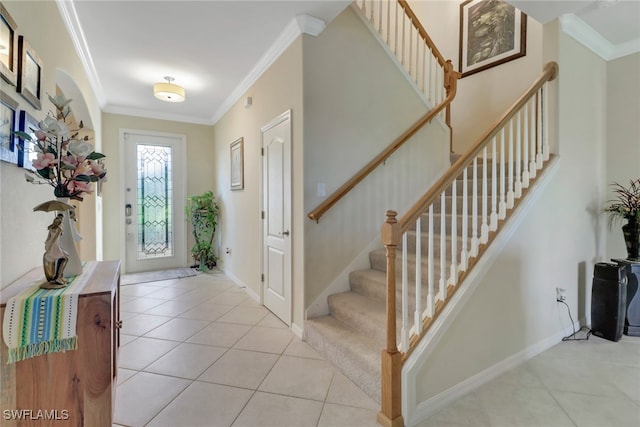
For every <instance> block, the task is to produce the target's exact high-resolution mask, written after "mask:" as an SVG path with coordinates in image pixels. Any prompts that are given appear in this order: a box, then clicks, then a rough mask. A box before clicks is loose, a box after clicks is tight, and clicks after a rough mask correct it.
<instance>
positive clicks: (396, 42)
mask: <svg viewBox="0 0 640 427" xmlns="http://www.w3.org/2000/svg"><path fill="white" fill-rule="evenodd" d="M395 4H396V20H395V21H396V24H395V25H394V27H395V39H396V41H395V43H394V47H393V53H394V54H395V55H396V58H397V57H398V27H399V26H400V25H399V24H398V8H399V7H400V3H398V2H395Z"/></svg>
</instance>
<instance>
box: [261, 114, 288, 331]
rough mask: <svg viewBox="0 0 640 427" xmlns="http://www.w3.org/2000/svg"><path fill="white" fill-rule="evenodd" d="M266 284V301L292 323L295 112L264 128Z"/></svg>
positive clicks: (264, 253)
mask: <svg viewBox="0 0 640 427" xmlns="http://www.w3.org/2000/svg"><path fill="white" fill-rule="evenodd" d="M261 133H262V185H263V191H262V194H263V203H262V209H263V215H264V219H263V227H262V230H263V231H262V233H263V248H262V258H263V262H262V268H263V272H264V273H263V277H264V283H263V286H262V300H263V303H264V305H265V307H267V308H268V309H269V310H271V312H273V313H274V314H275V315H276V316H278V317H279V318H280V319H281V320H282V321H283V322H285V323H286V324H287V325H290V324H291V312H292V305H291V301H292V300H291V269H292V267H291V232H292V230H291V110H288V111H286V112H284V113H283V114H281V115H280V116H278V117H276V118H275V119H274V120H272V121H271V122H270V123H269V124H267V125H265V126H264V127H263V128H262V129H261Z"/></svg>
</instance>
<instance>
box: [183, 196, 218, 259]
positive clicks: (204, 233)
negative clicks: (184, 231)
mask: <svg viewBox="0 0 640 427" xmlns="http://www.w3.org/2000/svg"><path fill="white" fill-rule="evenodd" d="M219 210H220V208H219V207H218V204H217V203H216V199H215V197H213V192H211V191H207V192H206V193H204V194H201V195H198V196H189V197H187V205H186V206H185V209H184V211H185V218H186V220H187V222H189V223H191V224H192V225H193V237H194V238H195V241H196V242H195V244H194V245H193V247H192V248H191V256H192V257H193V260H194V261H195V263H196V264H195V265H194V267H197V268H198V270H200V271H207V270H211V269H212V268H213V267H215V266H216V263H217V261H218V257H217V256H216V254H215V251H214V247H213V238H214V236H215V234H216V226H217V225H218V212H219Z"/></svg>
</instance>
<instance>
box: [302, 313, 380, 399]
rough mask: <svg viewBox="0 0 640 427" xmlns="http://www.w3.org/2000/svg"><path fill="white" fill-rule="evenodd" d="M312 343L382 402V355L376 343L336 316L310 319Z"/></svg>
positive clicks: (308, 331) (310, 342)
mask: <svg viewBox="0 0 640 427" xmlns="http://www.w3.org/2000/svg"><path fill="white" fill-rule="evenodd" d="M305 333H306V336H307V341H308V343H309V344H310V345H311V346H312V347H313V348H315V349H316V351H318V353H320V354H321V355H323V356H324V357H325V358H326V359H327V360H328V361H329V362H331V363H332V364H333V365H334V366H336V367H337V368H338V370H339V371H341V372H342V373H343V374H344V375H345V376H347V377H348V378H349V379H350V380H351V381H353V382H354V383H355V384H356V385H357V386H358V387H360V388H361V389H362V390H364V392H365V393H367V394H368V395H369V396H371V397H372V398H373V399H375V400H376V401H377V402H380V369H381V366H380V353H381V351H382V348H381V347H380V345H379V344H376V343H375V341H373V340H371V339H369V338H367V337H366V336H364V335H362V334H359V333H357V332H355V331H353V330H352V329H351V328H350V327H349V326H348V325H346V324H345V323H344V322H341V321H340V320H338V319H336V318H334V317H333V316H321V317H315V318H312V319H307V321H306V322H305Z"/></svg>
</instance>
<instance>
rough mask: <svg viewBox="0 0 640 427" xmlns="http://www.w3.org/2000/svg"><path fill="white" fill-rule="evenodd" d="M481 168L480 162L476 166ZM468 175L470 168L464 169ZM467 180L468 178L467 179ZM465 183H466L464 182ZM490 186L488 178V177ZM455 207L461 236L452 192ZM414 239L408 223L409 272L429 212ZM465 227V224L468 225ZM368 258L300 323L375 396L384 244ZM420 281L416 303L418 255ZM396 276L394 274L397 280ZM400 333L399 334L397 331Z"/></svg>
mask: <svg viewBox="0 0 640 427" xmlns="http://www.w3.org/2000/svg"><path fill="white" fill-rule="evenodd" d="M459 157H460V156H459V155H452V162H453V161H455V160H456V159H458V158H459ZM478 173H479V174H482V164H481V165H480V168H479V169H478ZM487 173H488V175H491V164H489V165H488V172H487ZM467 175H468V176H471V174H470V173H468V174H467ZM459 178H460V179H458V180H457V186H458V188H457V189H456V193H457V194H461V193H462V187H463V184H462V181H461V179H462V176H460V177H459ZM468 181H469V180H468ZM467 184H468V188H471V183H470V182H468V183H467ZM489 186H491V181H489ZM451 193H452V188H448V189H447V191H446V195H445V205H446V206H452V203H451V202H452V200H453V196H452V195H451ZM456 199H457V203H456V206H457V209H456V210H457V213H456V217H457V218H456V223H457V225H456V227H457V233H456V234H457V236H461V231H462V223H463V212H462V206H463V203H462V196H456ZM477 200H478V203H481V199H480V196H477ZM471 205H472V199H471V198H470V197H469V198H468V206H471ZM440 211H441V201H440V200H439V201H438V202H436V203H435V204H434V208H433V212H440ZM451 220H452V215H451V214H446V215H445V229H446V230H450V229H451V222H452V221H451ZM420 221H421V227H420V228H421V231H419V233H420V234H421V236H420V239H416V234H417V233H418V232H417V231H416V227H415V226H414V227H412V228H411V230H410V231H409V232H408V233H407V234H408V239H407V258H408V259H407V265H408V271H411V272H414V271H415V265H416V257H415V249H416V241H420V242H421V245H422V248H421V252H422V253H427V252H428V244H427V242H428V241H429V239H428V233H427V232H426V231H422V230H428V223H429V214H428V213H424V214H423V215H421V218H420ZM433 222H434V223H435V224H441V213H435V214H434V215H433ZM469 229H471V227H469ZM440 232H441V230H440V227H436V228H435V229H434V236H433V237H434V240H435V241H438V242H439V241H440ZM456 240H457V246H458V247H461V245H462V240H463V239H462V237H457V238H456ZM444 241H445V245H444V250H445V253H446V252H447V251H450V248H451V233H447V232H445V235H444ZM442 249H443V248H442V247H441V245H436V246H435V247H434V248H433V255H434V262H433V264H432V265H434V266H436V267H435V268H434V272H433V274H434V280H435V283H438V282H439V281H440V278H441V276H442V274H441V273H442V272H441V269H440V266H441V256H440V255H441V252H442ZM369 262H370V264H371V268H369V269H366V270H357V271H353V272H351V274H350V275H349V284H350V287H351V290H350V291H348V292H342V293H337V294H333V295H330V296H329V298H328V305H329V315H327V316H322V317H316V318H313V319H308V320H307V321H306V323H305V333H306V337H307V341H308V343H309V344H310V345H311V346H312V347H314V348H315V349H316V350H317V351H318V352H320V353H321V354H322V355H323V356H324V357H326V358H327V359H328V360H329V361H330V362H332V363H333V364H334V365H335V366H337V367H338V368H339V369H340V370H341V371H342V373H343V374H345V375H346V376H347V377H349V378H350V379H351V380H352V381H353V382H354V383H355V384H357V385H358V386H359V387H360V388H362V390H364V391H365V392H366V393H367V394H368V395H369V396H371V397H372V398H373V399H375V400H376V401H378V402H380V397H381V396H380V381H381V379H380V352H381V351H382V349H383V348H384V347H385V338H386V309H385V301H386V270H387V258H386V254H385V249H384V248H382V247H381V248H380V249H376V250H373V251H371V252H370V254H369ZM396 263H397V265H396V271H401V269H402V266H401V258H398V259H397V260H396ZM420 265H421V269H422V277H423V278H424V279H423V280H422V286H421V291H422V292H421V299H422V302H421V306H422V307H426V305H427V295H428V280H427V278H428V277H429V271H428V269H429V267H428V259H424V258H423V259H421V261H420ZM450 268H451V262H450V260H446V262H445V268H444V271H445V275H446V273H447V272H448V271H449V270H450ZM400 279H401V276H400V275H398V281H399V280H400ZM409 283H410V284H411V286H409V300H408V302H407V305H408V310H409V312H410V313H412V312H413V311H414V310H415V286H414V284H415V274H413V275H411V276H410V277H409ZM396 295H397V296H396V300H397V304H396V306H397V309H398V318H397V321H398V323H400V320H401V319H400V316H399V313H400V312H401V308H402V307H401V301H402V295H401V288H400V287H398V288H397V289H396ZM398 339H400V334H398Z"/></svg>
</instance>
